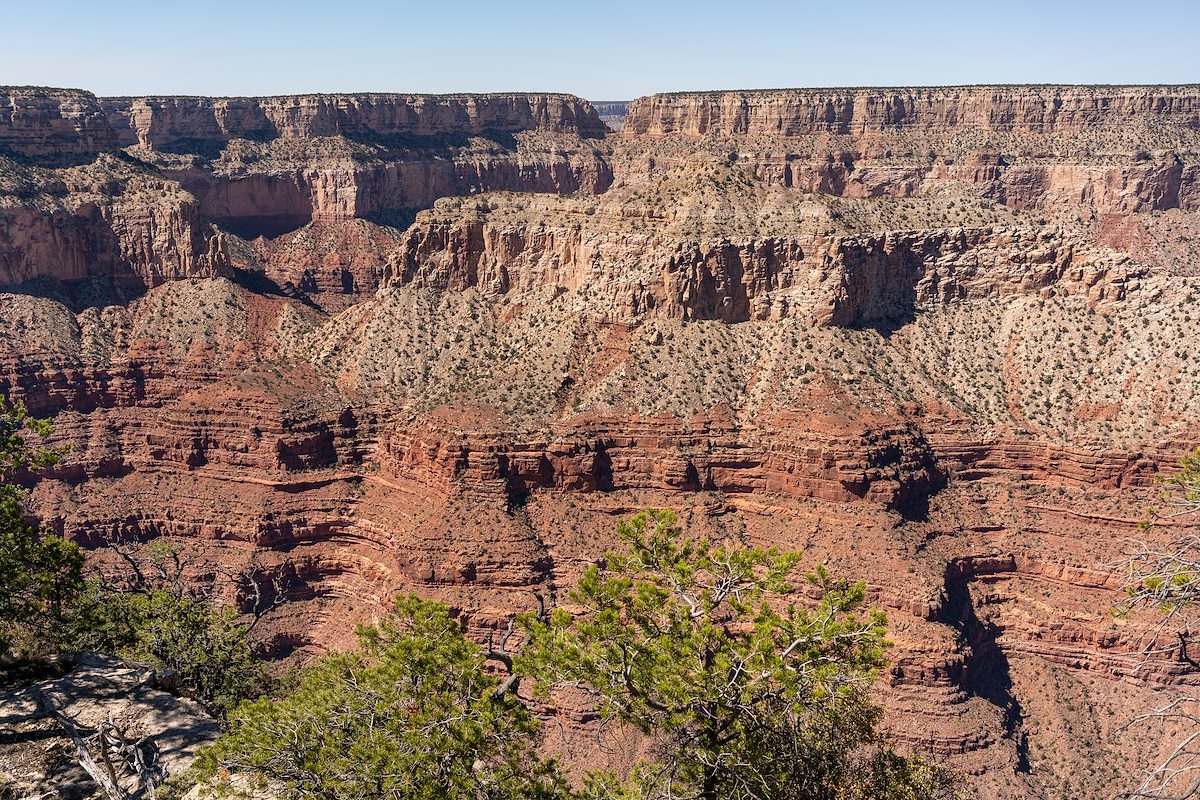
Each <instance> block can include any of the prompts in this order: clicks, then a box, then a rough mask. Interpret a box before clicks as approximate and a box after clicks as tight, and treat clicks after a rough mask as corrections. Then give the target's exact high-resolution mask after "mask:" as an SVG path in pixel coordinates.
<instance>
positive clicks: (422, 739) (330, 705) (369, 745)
mask: <svg viewBox="0 0 1200 800" xmlns="http://www.w3.org/2000/svg"><path fill="white" fill-rule="evenodd" d="M359 636H360V639H361V643H362V648H361V651H360V652H357V653H347V654H338V655H330V656H327V657H324V658H322V659H319V660H318V661H317V662H316V663H314V664H312V665H311V666H309V667H307V668H305V669H304V670H303V671H302V673H301V674H300V676H299V678H298V684H297V687H296V689H295V691H294V692H292V693H291V694H289V695H288V696H287V697H284V698H283V699H279V700H267V699H262V700H258V701H254V702H248V703H245V704H243V705H242V706H241V707H239V708H238V709H237V710H236V711H235V712H234V713H233V714H232V716H231V717H230V730H229V733H228V734H227V735H226V736H225V737H223V738H222V739H221V740H220V741H219V742H218V743H217V744H215V745H214V746H213V747H212V748H211V749H209V750H207V751H206V753H205V755H204V757H203V758H204V763H205V765H206V766H207V768H208V770H209V771H210V773H215V772H217V771H218V770H219V769H227V770H233V771H235V772H241V773H248V774H256V775H258V776H260V777H263V778H266V779H269V780H271V781H273V782H275V783H277V784H278V785H279V786H282V787H284V792H285V796H286V797H288V798H301V797H303V798H321V799H322V800H359V799H360V798H368V797H369V798H395V799H396V800H400V798H404V799H405V800H408V799H409V798H428V799H429V800H434V799H435V798H436V799H437V800H458V799H460V798H461V799H462V800H467V799H468V798H469V799H470V800H478V799H479V798H497V799H499V798H530V799H531V800H536V799H537V798H551V797H557V796H561V795H563V794H564V793H565V791H566V790H565V786H564V784H563V782H562V779H561V778H560V777H559V775H558V773H557V770H556V768H555V765H554V764H553V762H547V761H543V760H541V759H540V758H539V757H538V756H537V754H536V753H535V751H534V745H535V742H536V734H537V724H536V720H535V719H534V718H533V717H532V716H531V715H530V714H529V712H528V711H527V710H526V709H525V708H524V707H523V706H522V705H521V704H520V702H519V701H518V700H517V699H516V698H515V697H513V696H512V695H511V694H499V693H497V691H496V689H497V681H496V680H495V679H494V678H493V677H491V676H490V675H489V674H488V673H487V672H486V671H485V669H484V662H485V659H484V654H483V652H482V650H481V649H480V648H479V647H478V646H477V645H474V644H472V643H470V642H468V641H467V640H466V639H465V638H464V636H463V632H462V629H461V627H460V626H459V624H458V623H457V622H455V621H454V620H453V619H451V617H450V615H449V612H448V611H447V609H446V607H445V606H444V605H442V604H440V603H433V602H424V601H421V600H418V599H417V598H415V597H402V598H399V599H398V600H397V602H396V612H395V615H394V616H393V617H392V618H391V619H389V620H387V621H386V622H384V623H383V624H382V625H381V626H379V627H367V628H362V629H360V631H359Z"/></svg>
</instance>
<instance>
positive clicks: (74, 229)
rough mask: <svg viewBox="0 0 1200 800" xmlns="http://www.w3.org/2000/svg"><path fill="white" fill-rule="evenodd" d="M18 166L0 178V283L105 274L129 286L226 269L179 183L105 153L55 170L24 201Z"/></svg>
mask: <svg viewBox="0 0 1200 800" xmlns="http://www.w3.org/2000/svg"><path fill="white" fill-rule="evenodd" d="M30 169H31V168H27V167H23V166H20V165H17V166H15V168H14V169H13V170H12V171H11V172H9V173H8V175H7V176H6V177H11V176H13V175H14V174H15V175H16V176H17V177H18V181H15V182H16V183H18V185H17V186H15V187H14V188H13V189H12V190H10V191H5V189H6V188H8V187H6V186H4V185H2V184H0V286H14V285H17V284H21V283H24V282H26V281H31V280H35V279H37V278H51V279H55V280H59V281H68V282H72V281H80V280H83V279H86V278H106V279H111V280H113V281H115V282H116V283H118V284H122V285H124V286H127V287H130V288H137V287H141V288H145V287H149V286H156V285H158V284H160V283H162V282H164V281H168V280H177V279H180V278H188V277H213V276H216V275H224V274H228V269H227V263H226V262H227V259H226V256H225V253H224V251H223V249H222V246H221V242H220V240H219V238H218V237H217V236H216V234H215V232H214V231H213V230H212V226H211V225H210V224H209V222H208V221H207V220H206V219H205V218H204V216H203V215H202V214H201V211H200V206H199V204H198V203H197V202H196V199H195V198H194V197H192V196H191V195H189V194H188V193H186V192H184V191H182V190H181V189H180V187H179V185H178V184H175V183H173V182H170V181H164V180H161V179H157V178H154V177H148V176H147V174H146V173H145V172H144V171H142V170H139V169H137V168H136V167H133V166H131V165H130V164H128V163H126V162H124V161H122V160H120V159H117V158H115V157H113V156H112V155H109V154H104V155H100V156H97V157H96V158H95V160H94V161H92V162H91V163H89V164H87V165H83V166H79V167H72V168H70V169H65V170H56V171H55V173H56V174H55V175H54V178H53V184H52V185H51V186H50V187H49V188H50V192H49V193H46V194H41V195H40V196H35V197H34V198H32V201H30V200H27V199H25V198H26V197H27V195H24V192H23V188H24V187H22V186H20V185H19V184H20V183H21V182H24V181H31V180H37V179H38V178H42V177H43V175H42V173H39V172H36V171H33V172H30Z"/></svg>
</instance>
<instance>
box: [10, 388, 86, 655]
mask: <svg viewBox="0 0 1200 800" xmlns="http://www.w3.org/2000/svg"><path fill="white" fill-rule="evenodd" d="M50 434H51V429H50V425H49V423H48V422H46V421H45V420H38V419H32V418H30V417H29V415H28V413H27V412H26V409H25V406H24V405H22V404H21V403H16V404H13V405H9V404H8V403H7V402H6V401H5V400H4V399H3V398H0V658H2V657H9V656H12V655H18V656H20V655H34V654H38V653H40V652H42V651H45V650H50V649H54V648H56V647H57V646H59V645H60V644H61V643H62V632H63V631H64V624H63V623H64V619H65V618H66V616H67V615H68V614H69V612H70V609H71V607H72V605H73V603H74V601H75V599H76V597H77V596H78V595H79V593H80V592H81V591H82V589H83V575H82V569H83V554H82V553H81V552H80V550H79V548H78V547H77V546H76V545H74V544H72V543H71V542H67V541H65V540H63V539H62V538H61V537H58V536H53V535H50V534H47V533H45V532H43V531H41V530H39V529H38V528H37V527H36V526H34V525H31V524H29V522H28V521H26V519H25V513H24V512H25V498H26V496H27V492H26V491H25V489H23V488H22V487H21V486H20V485H18V484H17V483H16V482H15V478H16V477H17V476H18V475H20V474H22V473H29V472H34V471H36V470H39V469H42V468H44V467H47V466H50V465H52V464H54V463H55V462H57V461H58V459H59V458H60V456H61V451H58V450H54V449H50V448H45V447H35V446H31V445H30V440H31V439H34V440H38V439H41V440H44V439H45V438H46V437H48V436H49V435H50ZM14 651H15V652H14Z"/></svg>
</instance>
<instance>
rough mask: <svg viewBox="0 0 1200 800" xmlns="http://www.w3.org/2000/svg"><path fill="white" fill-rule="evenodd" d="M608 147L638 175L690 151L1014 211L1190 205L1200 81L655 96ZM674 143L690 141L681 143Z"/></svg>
mask: <svg viewBox="0 0 1200 800" xmlns="http://www.w3.org/2000/svg"><path fill="white" fill-rule="evenodd" d="M623 139H624V142H623V145H622V147H620V148H618V152H617V154H616V156H615V162H614V163H615V164H616V169H617V172H618V174H619V176H621V177H624V176H626V175H628V176H629V177H630V179H636V177H637V176H638V175H640V174H644V173H645V172H646V171H647V170H652V169H654V168H656V167H661V166H663V165H664V164H670V163H673V162H674V161H675V160H676V159H677V158H678V157H679V153H680V152H683V151H686V150H688V149H691V150H695V149H696V148H697V147H699V148H700V149H712V150H714V151H719V150H721V149H722V148H724V151H725V152H726V153H727V154H729V155H730V157H733V158H738V159H742V160H745V161H746V162H747V163H748V164H750V165H751V168H752V169H753V170H754V172H755V173H756V174H758V175H759V176H761V177H762V178H763V179H765V180H768V181H771V182H773V183H777V184H779V185H782V186H795V187H798V188H802V189H806V190H808V191H817V192H824V193H829V194H836V195H842V196H847V197H877V196H885V195H895V196H912V195H924V194H938V193H954V192H957V191H958V190H959V187H962V186H963V185H964V184H965V185H966V186H968V187H972V191H973V193H974V194H977V195H979V196H982V197H989V198H992V199H996V200H999V201H1000V202H1005V203H1008V204H1010V205H1013V206H1016V207H1020V208H1044V209H1049V210H1055V209H1057V208H1060V207H1061V206H1062V205H1068V206H1082V207H1085V208H1089V209H1096V210H1099V211H1122V212H1129V211H1138V210H1163V209H1168V208H1185V209H1195V208H1197V205H1196V203H1197V199H1196V195H1197V188H1196V170H1197V161H1198V158H1200V156H1198V154H1200V89H1197V88H1196V87H1195V86H1179V87H1020V86H1017V87H946V88H931V89H896V90H890V89H852V90H840V89H829V90H781V91H764V92H724V93H721V92H712V93H692V94H686V93H685V94H676V95H654V96H652V97H646V98H641V99H639V100H636V101H634V102H633V103H632V104H631V105H630V107H629V113H628V116H627V121H626V124H625V127H624V131H623ZM681 142H691V143H692V145H691V147H690V148H688V147H686V146H681V145H680V143H681Z"/></svg>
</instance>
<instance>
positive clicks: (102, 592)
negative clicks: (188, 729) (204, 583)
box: [74, 584, 266, 717]
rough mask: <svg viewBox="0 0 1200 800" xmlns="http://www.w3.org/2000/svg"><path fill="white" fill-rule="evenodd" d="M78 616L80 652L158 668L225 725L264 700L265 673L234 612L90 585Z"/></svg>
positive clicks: (182, 597)
mask: <svg viewBox="0 0 1200 800" xmlns="http://www.w3.org/2000/svg"><path fill="white" fill-rule="evenodd" d="M77 614H78V616H77V617H76V619H75V620H74V624H75V629H76V638H75V647H76V648H77V649H80V650H94V651H97V652H102V653H112V654H114V655H118V656H120V657H122V658H128V659H132V660H134V661H138V662H141V663H144V664H148V665H150V666H153V667H155V668H156V669H158V670H159V671H160V672H163V673H165V674H166V675H167V676H170V677H171V678H173V680H174V682H175V683H176V684H177V685H178V686H179V687H180V688H181V689H182V690H183V691H185V692H186V693H187V694H189V695H191V696H192V697H194V698H195V699H196V700H198V701H200V703H202V704H203V705H204V706H205V707H206V708H207V709H208V710H209V711H211V712H212V713H214V714H215V715H217V716H218V717H224V716H226V715H227V713H228V712H229V711H230V710H231V709H233V707H234V706H236V705H237V704H238V703H239V702H241V701H242V700H244V699H246V698H247V697H254V696H256V695H258V694H261V692H262V687H263V685H264V684H265V681H266V675H265V672H264V669H263V666H262V664H261V662H259V661H258V660H257V659H255V658H254V656H253V653H252V651H251V648H250V644H249V642H248V641H247V627H246V626H245V625H244V624H240V623H239V622H238V614H237V612H236V611H235V610H234V609H232V608H228V607H226V608H218V607H217V606H215V605H214V604H213V603H211V602H210V601H209V600H207V599H205V598H194V597H189V596H188V595H186V594H183V593H178V592H172V591H168V590H167V589H164V588H157V589H151V590H145V591H126V592H118V591H112V590H109V589H104V588H102V587H100V586H99V585H97V584H91V585H90V586H89V590H88V594H87V596H86V597H85V598H84V600H83V602H81V603H80V604H79V608H78V612H77Z"/></svg>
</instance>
